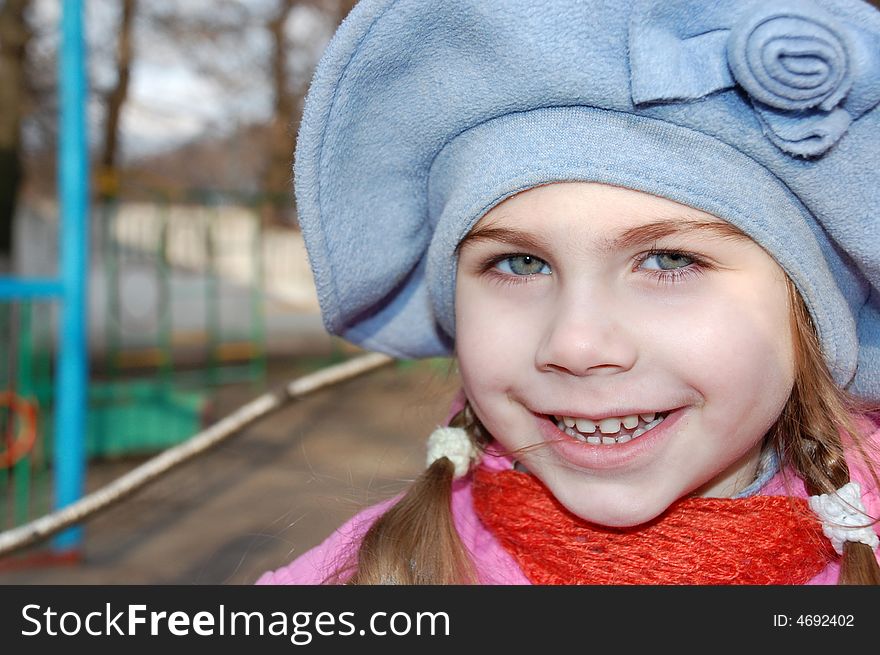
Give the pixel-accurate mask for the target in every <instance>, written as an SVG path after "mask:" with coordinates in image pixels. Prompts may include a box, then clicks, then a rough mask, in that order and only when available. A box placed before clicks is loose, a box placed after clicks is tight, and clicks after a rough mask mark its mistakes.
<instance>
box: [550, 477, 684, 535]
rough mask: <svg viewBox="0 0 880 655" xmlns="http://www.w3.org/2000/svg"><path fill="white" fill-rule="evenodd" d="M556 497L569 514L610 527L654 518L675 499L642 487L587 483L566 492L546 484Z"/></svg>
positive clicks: (638, 523) (644, 521)
mask: <svg viewBox="0 0 880 655" xmlns="http://www.w3.org/2000/svg"><path fill="white" fill-rule="evenodd" d="M548 487H549V489H550V491H551V492H552V493H553V495H554V496H555V497H556V499H557V500H558V501H559V502H560V503H562V505H563V506H564V507H565V508H566V509H567V510H568V511H569V512H571V513H572V514H574V515H575V516H577V517H579V518H581V519H582V520H584V521H587V522H588V523H594V524H596V525H603V526H606V527H609V528H630V527H633V526H637V525H641V524H642V523H647V522H648V521H651V520H652V519H655V518H657V517H658V516H659V515H660V514H662V513H663V512H665V511H666V509H667V508H668V507H669V506H670V505H671V504H672V503H673V502H675V500H676V498H672V499H671V500H670V501H669V502H668V503H667V502H665V500H664V499H661V498H658V497H657V496H656V495H655V494H651V493H648V492H647V491H644V492H642V493H640V494H628V493H625V492H621V491H620V490H619V489H613V488H611V489H607V490H603V489H596V488H595V485H590V486H589V488H588V490H585V491H580V492H579V491H578V490H576V489H570V490H569V491H568V492H567V493H566V492H563V491H560V492H557V490H556V489H554V488H553V486H552V485H548Z"/></svg>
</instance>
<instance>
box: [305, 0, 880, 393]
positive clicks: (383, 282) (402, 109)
mask: <svg viewBox="0 0 880 655" xmlns="http://www.w3.org/2000/svg"><path fill="white" fill-rule="evenodd" d="M294 177H295V190H296V199H297V208H298V212H299V220H300V224H301V226H302V231H303V236H304V238H305V242H306V247H307V249H308V253H309V260H310V262H311V266H312V270H313V273H314V276H315V281H316V285H317V290H318V297H319V301H320V304H321V310H322V314H323V317H324V323H325V325H326V327H327V329H328V330H329V331H330V332H331V333H334V334H338V335H340V336H342V337H344V338H346V339H348V340H350V341H352V342H354V343H357V344H359V345H362V346H363V347H365V348H368V349H373V350H379V351H382V352H386V353H389V354H391V355H394V356H398V357H426V356H434V355H443V354H449V353H450V352H451V351H452V348H453V344H454V338H455V307H454V294H455V272H456V253H455V248H456V246H457V245H458V243H459V242H460V241H461V239H462V238H463V237H464V236H465V235H466V234H467V233H468V231H469V230H470V229H471V228H472V227H473V226H474V224H475V223H476V222H477V221H478V220H479V219H480V218H481V217H482V216H483V215H484V214H485V213H486V212H487V211H488V210H489V209H491V208H492V207H493V206H495V205H496V204H498V203H499V202H501V201H502V200H504V199H505V198H507V197H509V196H511V195H513V194H515V193H517V192H519V191H522V190H524V189H528V188H530V187H533V186H537V185H540V184H545V183H548V182H554V181H574V180H581V181H594V182H604V183H608V184H615V185H619V186H623V187H627V188H631V189H636V190H640V191H645V192H648V193H652V194H654V195H658V196H664V197H666V198H670V199H672V200H675V201H678V202H681V203H683V204H686V205H690V206H692V207H695V208H697V209H701V210H704V211H706V212H709V213H712V214H714V215H716V216H718V217H720V218H723V219H724V220H726V221H728V222H730V223H732V224H733V225H735V226H736V227H738V228H739V229H741V230H742V231H743V232H745V233H746V234H748V235H749V236H751V237H752V238H753V239H754V240H755V241H756V242H757V243H759V244H760V245H761V246H763V247H764V248H765V249H766V250H767V251H768V252H769V253H770V254H771V255H772V256H773V257H774V258H775V259H776V260H777V262H778V263H779V264H780V266H781V267H782V268H783V269H784V270H785V271H786V272H787V274H788V275H789V277H790V278H791V279H792V280H793V282H794V283H795V285H796V286H797V288H798V290H799V291H800V293H801V295H802V296H803V298H804V300H805V301H806V303H807V306H808V307H809V310H810V312H811V315H812V318H813V321H814V323H815V326H816V328H817V331H818V333H819V337H820V341H821V345H822V348H823V353H824V355H825V359H826V361H827V363H828V366H829V369H830V370H831V372H832V374H833V376H834V378H835V380H836V382H837V383H838V384H839V385H840V386H842V387H846V388H848V389H849V390H850V391H852V392H854V393H856V394H858V395H861V396H863V397H865V398H869V399H875V400H877V399H880V12H878V11H877V10H875V9H874V8H872V7H871V6H870V5H868V4H866V3H864V2H861V1H859V0H833V1H828V2H818V1H811V0H794V1H793V0H788V1H784V0H780V1H774V0H756V1H748V0H719V1H717V2H707V1H706V0H660V1H638V0H636V1H625V0H607V1H600V0H554V1H553V2H534V0H505V1H503V2H502V1H500V0H442V1H438V0H364V1H363V2H361V3H360V4H359V5H357V6H356V7H355V9H354V10H353V11H352V12H351V14H350V15H349V17H348V18H347V19H346V20H345V21H344V22H343V24H342V25H341V26H340V28H339V30H338V31H337V33H336V35H335V37H334V38H333V40H332V41H331V43H330V45H329V46H328V48H327V50H326V52H325V53H324V56H323V58H322V60H321V62H320V64H319V66H318V69H317V71H316V73H315V77H314V80H313V82H312V86H311V88H310V91H309V94H308V97H307V99H306V104H305V110H304V116H303V121H302V125H301V128H300V133H299V138H298V141H297V150H296V158H295V164H294Z"/></svg>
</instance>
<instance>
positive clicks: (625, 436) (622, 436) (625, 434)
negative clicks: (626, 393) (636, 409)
mask: <svg viewBox="0 0 880 655" xmlns="http://www.w3.org/2000/svg"><path fill="white" fill-rule="evenodd" d="M668 414H669V412H660V413H654V412H651V413H649V414H633V415H630V416H620V417H617V416H613V417H608V418H604V419H602V420H600V421H593V420H591V419H588V418H575V417H572V416H551V417H550V418H551V419H552V420H553V421H554V422H555V423H556V427H557V428H559V430H561V431H562V432H564V433H565V434H567V435H568V436H570V437H572V438H574V439H576V440H577V441H580V442H583V443H588V444H592V445H612V444H621V443H626V442H627V441H631V440H633V439H637V438H639V437H640V436H642V435H643V434H644V433H645V432H647V431H648V430H650V429H652V428H654V427H657V426H658V425H660V423H662V422H663V419H665V418H666V416H667V415H668ZM597 432H598V434H597Z"/></svg>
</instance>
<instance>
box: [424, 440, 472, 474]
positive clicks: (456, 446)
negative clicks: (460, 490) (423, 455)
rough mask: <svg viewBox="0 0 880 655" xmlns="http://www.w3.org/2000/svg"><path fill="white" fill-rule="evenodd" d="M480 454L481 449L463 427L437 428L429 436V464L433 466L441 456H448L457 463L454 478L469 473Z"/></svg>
mask: <svg viewBox="0 0 880 655" xmlns="http://www.w3.org/2000/svg"><path fill="white" fill-rule="evenodd" d="M478 456H479V451H477V449H476V448H474V444H473V443H472V442H471V439H470V437H469V436H468V433H467V432H466V431H465V430H463V429H462V428H437V429H436V430H434V431H433V432H432V433H431V436H430V437H428V458H427V465H428V466H431V464H433V463H434V462H435V461H437V460H438V459H440V458H441V457H446V458H447V459H448V460H449V461H450V462H452V463H453V464H454V465H455V472H454V473H453V474H452V477H453V478H454V479H457V478H461V477H464V476H465V475H467V472H468V471H469V470H470V468H471V464H472V463H473V462H475V461H476V460H477V459H478Z"/></svg>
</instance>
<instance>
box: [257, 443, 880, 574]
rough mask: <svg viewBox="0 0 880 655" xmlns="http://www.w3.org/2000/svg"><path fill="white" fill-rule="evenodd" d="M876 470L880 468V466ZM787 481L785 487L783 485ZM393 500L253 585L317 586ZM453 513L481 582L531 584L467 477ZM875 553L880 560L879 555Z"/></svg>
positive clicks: (869, 482)
mask: <svg viewBox="0 0 880 655" xmlns="http://www.w3.org/2000/svg"><path fill="white" fill-rule="evenodd" d="M869 442H870V443H871V445H872V446H875V447H878V446H880V429H877V426H874V428H873V434H871V436H870V438H869ZM848 462H849V464H850V477H851V479H852V480H853V481H854V482H858V483H859V484H860V485H861V488H862V502H863V503H864V505H865V509H866V510H867V511H868V513H869V514H870V515H871V516H872V517H875V518H876V517H878V516H880V490H878V488H877V485H876V483H875V481H874V479H873V477H872V476H871V475H870V474H869V473H868V472H867V471H866V469H865V467H864V466H863V465H859V463H858V462H857V461H856V460H855V459H854V458H849V459H848ZM483 466H485V467H487V468H489V469H490V470H503V469H509V468H512V462H511V460H510V459H507V458H503V457H487V458H485V460H484V462H483ZM877 468H878V469H880V467H877ZM878 472H880V471H878ZM786 480H787V481H788V484H786ZM760 493H761V494H763V495H794V496H799V497H801V498H806V497H807V496H808V494H807V492H806V490H805V489H804V484H803V482H802V481H801V480H800V479H798V478H797V477H796V476H794V475H793V474H789V475H788V476H783V474H782V473H777V474H776V475H775V476H774V477H773V478H771V479H770V480H769V481H768V482H767V484H766V485H765V486H764V487H763V488H762V489H761V492H760ZM395 500H396V498H392V499H389V500H387V501H384V502H382V503H379V504H378V505H374V506H373V507H370V508H368V509H366V510H364V511H362V512H360V513H359V514H357V515H356V516H355V517H354V518H352V519H351V520H349V521H348V522H347V523H345V525H343V526H342V527H341V528H339V529H338V530H336V531H335V532H334V533H333V534H332V535H330V537H328V538H327V539H326V540H325V541H324V542H323V543H322V544H320V545H318V546H316V547H315V548H312V549H311V550H310V551H308V552H307V553H305V554H304V555H302V556H301V557H298V558H297V559H295V560H294V561H293V562H291V563H290V564H288V565H287V566H283V567H281V568H280V569H276V570H275V571H267V572H266V573H264V574H263V575H262V576H260V578H259V580H257V583H256V584H300V585H309V584H321V583H322V582H323V581H324V580H325V578H327V577H328V576H329V575H330V574H332V573H333V572H334V571H335V570H337V569H338V568H339V567H340V565H341V564H342V563H344V562H345V561H347V560H348V558H349V557H350V556H351V555H352V554H353V552H354V549H355V548H356V544H358V543H359V542H360V538H361V537H362V536H363V535H364V533H365V532H366V531H367V530H368V529H369V527H370V525H372V523H373V521H375V520H376V518H377V517H379V516H380V515H381V514H382V513H383V512H384V511H385V510H386V509H387V508H388V507H390V506H391V505H392V504H393V502H394V501H395ZM452 511H453V516H454V520H455V527H456V529H457V530H458V534H459V535H460V537H461V540H462V543H463V544H464V546H465V548H466V549H467V550H468V552H469V553H470V556H471V558H472V559H473V561H474V564H475V565H476V569H477V572H478V575H479V578H480V582H481V583H482V584H490V585H517V584H531V583H530V582H529V580H528V578H526V577H525V575H524V574H523V572H522V571H521V570H520V568H519V565H518V564H517V563H516V561H515V560H514V559H513V557H512V556H511V555H510V554H508V552H507V551H506V550H504V548H503V547H502V546H501V544H500V543H498V541H497V540H496V539H495V537H494V536H493V535H492V534H491V533H490V532H489V531H488V530H487V529H486V528H485V527H484V526H483V524H482V522H481V521H480V519H479V518H478V517H477V515H476V512H475V511H474V506H473V500H472V496H471V478H470V476H468V477H466V478H464V479H462V480H459V481H456V482H455V483H454V484H453V491H452ZM874 529H875V530H876V531H878V534H880V523H875V524H874ZM877 554H878V558H880V551H878V553H877ZM839 572H840V567H839V565H838V564H837V562H832V563H831V564H829V565H828V567H827V568H826V569H825V570H824V571H822V572H821V573H820V574H819V575H817V576H816V577H815V578H813V579H812V580H810V582H808V583H807V584H836V583H837V578H838V574H839Z"/></svg>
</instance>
